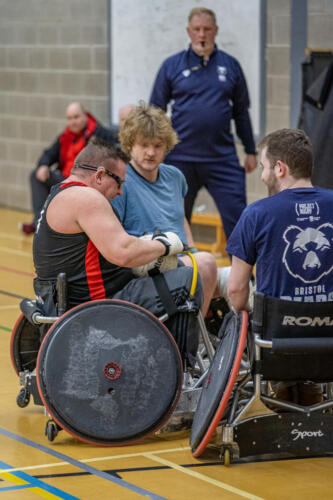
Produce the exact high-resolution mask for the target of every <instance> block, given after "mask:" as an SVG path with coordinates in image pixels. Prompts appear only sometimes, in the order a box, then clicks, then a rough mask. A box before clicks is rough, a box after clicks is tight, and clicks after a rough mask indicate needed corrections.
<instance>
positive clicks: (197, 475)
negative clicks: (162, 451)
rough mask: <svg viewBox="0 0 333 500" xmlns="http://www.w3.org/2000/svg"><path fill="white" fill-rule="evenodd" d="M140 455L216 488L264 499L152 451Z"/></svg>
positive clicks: (253, 498)
mask: <svg viewBox="0 0 333 500" xmlns="http://www.w3.org/2000/svg"><path fill="white" fill-rule="evenodd" d="M142 455H143V456H144V457H146V458H150V459H151V460H154V461H155V462H158V463H160V464H163V465H167V466H168V467H171V468H172V469H175V470H178V471H179V472H183V473H184V474H187V475H188V476H192V477H194V478H196V479H200V480H201V481H205V482H206V483H209V484H213V485H214V486H217V487H218V488H222V489H224V490H227V491H230V492H231V493H235V495H239V496H241V497H243V498H248V499H249V500H265V499H264V498H262V497H258V496H256V495H252V493H248V492H247V491H244V490H240V489H239V488H235V487H234V486H230V484H227V483H222V481H217V480H216V479H213V478H210V477H208V476H204V475H203V474H200V472H195V471H193V470H191V469H187V468H185V467H182V466H181V465H178V464H175V463H173V462H170V461H169V460H165V459H164V458H161V457H156V456H155V454H154V453H143V454H142Z"/></svg>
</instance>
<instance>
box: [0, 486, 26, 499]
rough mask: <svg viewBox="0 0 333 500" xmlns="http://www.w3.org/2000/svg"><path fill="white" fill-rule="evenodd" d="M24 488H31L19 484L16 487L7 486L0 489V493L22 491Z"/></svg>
mask: <svg viewBox="0 0 333 500" xmlns="http://www.w3.org/2000/svg"><path fill="white" fill-rule="evenodd" d="M26 488H31V484H21V485H18V486H7V487H6V488H0V493H2V492H3V491H13V490H24V489H26ZM0 498H1V497H0Z"/></svg>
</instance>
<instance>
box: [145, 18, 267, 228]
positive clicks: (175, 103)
mask: <svg viewBox="0 0 333 500" xmlns="http://www.w3.org/2000/svg"><path fill="white" fill-rule="evenodd" d="M188 21H189V24H188V27H187V33H188V35H189V37H190V39H191V45H190V47H189V49H188V50H184V51H182V52H179V53H178V54H175V55H174V56H171V57H169V58H168V59H166V60H165V61H164V63H163V64H162V66H161V68H160V70H159V72H158V74H157V77H156V80H155V83H154V87H153V91H152V95H151V98H150V102H151V104H154V105H155V106H159V107H160V108H162V109H163V110H166V108H167V105H168V103H169V102H170V101H171V106H172V125H173V128H174V129H175V130H176V131H177V133H178V136H179V139H180V142H179V144H177V145H176V147H175V148H174V149H173V150H172V151H171V153H170V154H169V155H168V157H167V163H170V164H172V165H175V166H177V167H178V168H179V169H180V170H181V171H182V172H183V174H184V175H185V178H186V181H187V184H188V193H187V196H186V198H185V214H186V217H187V219H188V220H190V218H191V213H192V208H193V204H194V201H195V198H196V195H197V193H198V191H199V189H200V188H201V187H202V186H205V187H206V188H207V190H208V192H209V193H210V194H211V196H212V197H213V199H214V201H215V203H216V205H217V208H218V210H219V212H220V215H221V218H222V222H223V227H224V231H225V233H226V236H227V237H228V236H229V235H230V234H231V232H232V229H233V228H234V226H235V224H236V222H237V221H238V219H239V216H240V214H241V213H242V211H243V209H244V208H245V206H246V194H245V189H246V186H245V172H247V173H249V172H252V171H253V170H254V169H255V168H256V166H257V159H256V152H255V144H254V139H253V133H252V127H251V121H250V117H249V111H248V108H249V104H250V103H249V96H248V90H247V86H246V81H245V78H244V75H243V72H242V69H241V67H240V65H239V63H238V61H237V60H236V59H235V58H233V57H232V56H230V55H229V54H226V53H225V52H223V51H222V50H218V49H217V47H216V45H215V43H214V42H215V37H216V35H217V31H218V27H217V25H216V18H215V14H214V12H213V11H212V10H210V9H206V8H194V9H192V10H191V12H190V14H189V17H188ZM232 119H234V121H235V125H236V132H237V135H238V137H239V138H240V139H241V141H242V143H243V145H244V148H245V152H246V155H247V156H246V158H245V162H244V167H245V168H243V167H241V166H240V164H239V161H238V158H237V153H236V148H235V143H234V138H233V136H232V133H231V120H232Z"/></svg>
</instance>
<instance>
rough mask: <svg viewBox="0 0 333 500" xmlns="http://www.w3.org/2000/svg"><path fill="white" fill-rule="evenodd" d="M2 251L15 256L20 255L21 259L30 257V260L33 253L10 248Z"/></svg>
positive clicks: (1, 249) (4, 248) (3, 248)
mask: <svg viewBox="0 0 333 500" xmlns="http://www.w3.org/2000/svg"><path fill="white" fill-rule="evenodd" d="M0 251H1V252H7V253H11V254H13V255H19V256H20V257H29V258H30V259H31V256H32V253H31V252H23V250H14V249H13V248H9V247H0Z"/></svg>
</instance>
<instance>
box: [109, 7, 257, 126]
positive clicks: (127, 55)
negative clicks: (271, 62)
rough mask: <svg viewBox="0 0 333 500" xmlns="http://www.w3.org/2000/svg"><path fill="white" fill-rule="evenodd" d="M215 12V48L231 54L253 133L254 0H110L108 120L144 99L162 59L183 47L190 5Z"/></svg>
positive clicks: (255, 74) (254, 79)
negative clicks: (242, 79) (245, 91)
mask: <svg viewBox="0 0 333 500" xmlns="http://www.w3.org/2000/svg"><path fill="white" fill-rule="evenodd" d="M201 6H204V7H208V8H211V9H212V10H214V12H215V13H216V16H217V24H218V26H219V28H220V29H219V33H218V36H217V39H216V42H217V45H218V46H219V48H221V49H223V50H225V51H226V52H229V53H230V54H231V55H233V56H234V57H236V58H237V59H238V60H239V62H240V63H241V65H242V68H243V71H244V73H245V76H246V79H247V82H248V86H249V91H250V98H251V116H252V122H253V127H254V132H255V133H256V134H258V133H259V126H260V123H259V104H260V96H259V85H260V59H259V53H260V52H259V51H260V0H206V1H204V2H199V1H195V0H182V1H180V0H111V48H112V50H111V66H112V71H111V75H112V76H111V100H112V121H113V122H118V110H119V108H120V107H121V106H123V105H124V104H128V103H133V104H136V103H137V102H138V101H139V99H144V100H148V99H149V96H150V92H151V88H152V84H153V81H154V78H155V75H156V72H157V70H158V68H159V66H160V65H161V63H162V61H163V60H164V59H165V58H166V57H168V56H170V55H172V54H174V53H176V52H179V51H181V50H183V49H185V48H187V47H188V44H189V39H188V37H187V34H186V31H185V28H186V26H187V16H188V13H189V11H190V10H191V9H192V8H193V7H201Z"/></svg>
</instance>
